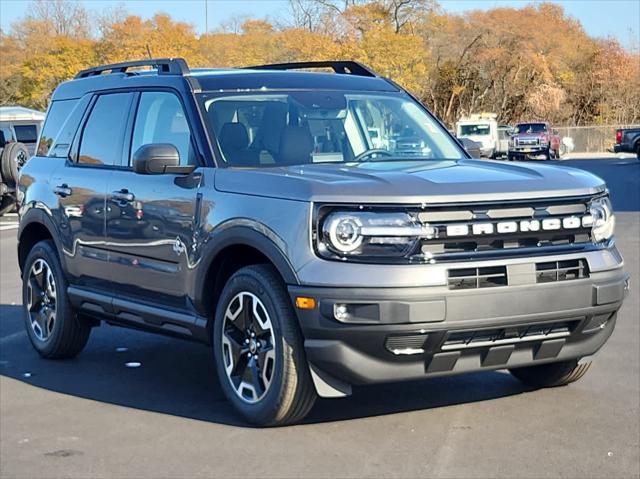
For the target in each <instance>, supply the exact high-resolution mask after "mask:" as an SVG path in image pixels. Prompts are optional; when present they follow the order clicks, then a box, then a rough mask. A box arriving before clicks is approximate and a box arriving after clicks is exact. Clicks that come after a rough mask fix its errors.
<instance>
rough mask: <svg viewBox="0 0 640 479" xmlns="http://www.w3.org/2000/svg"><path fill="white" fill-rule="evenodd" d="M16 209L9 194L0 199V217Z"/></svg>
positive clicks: (14, 202)
mask: <svg viewBox="0 0 640 479" xmlns="http://www.w3.org/2000/svg"><path fill="white" fill-rule="evenodd" d="M15 209H16V200H15V198H14V197H13V196H12V195H10V194H5V195H3V196H2V198H1V199H0V216H3V215H5V214H6V213H11V212H12V211H14V210H15Z"/></svg>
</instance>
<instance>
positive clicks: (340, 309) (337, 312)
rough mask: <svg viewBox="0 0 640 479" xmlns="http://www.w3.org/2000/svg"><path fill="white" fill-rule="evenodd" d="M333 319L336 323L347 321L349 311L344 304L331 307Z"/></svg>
mask: <svg viewBox="0 0 640 479" xmlns="http://www.w3.org/2000/svg"><path fill="white" fill-rule="evenodd" d="M333 317H334V318H336V319H337V320H338V321H346V320H347V319H349V309H348V308H347V305H346V304H334V305H333Z"/></svg>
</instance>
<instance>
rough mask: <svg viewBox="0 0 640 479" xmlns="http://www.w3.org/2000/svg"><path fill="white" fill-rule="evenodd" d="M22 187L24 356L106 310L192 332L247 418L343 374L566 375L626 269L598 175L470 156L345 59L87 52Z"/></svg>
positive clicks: (394, 377)
mask: <svg viewBox="0 0 640 479" xmlns="http://www.w3.org/2000/svg"><path fill="white" fill-rule="evenodd" d="M143 67H147V68H148V67H152V68H150V69H147V70H144V69H143ZM316 67H317V68H324V69H325V70H330V69H332V70H333V71H334V72H333V73H332V72H330V71H325V72H312V71H309V70H310V69H312V68H316ZM301 69H302V70H305V71H291V70H301ZM19 195H20V200H21V207H20V217H21V218H20V228H19V233H18V234H19V246H18V258H19V264H20V268H21V271H22V278H23V285H24V286H23V298H24V317H25V323H26V328H27V331H28V334H29V338H30V340H31V342H32V344H33V346H34V348H35V349H36V350H37V351H38V352H39V353H40V354H41V355H42V356H43V357H45V358H68V357H72V356H75V355H77V354H78V353H79V352H80V351H81V350H82V349H83V347H84V346H85V344H86V343H87V339H88V338H89V333H90V331H91V329H92V328H93V327H95V326H98V325H99V324H100V322H101V321H105V322H107V323H110V324H116V325H120V326H127V327H132V328H139V329H143V330H146V331H154V332H158V333H165V334H170V335H174V336H180V337H183V338H190V339H194V340H197V341H202V342H204V343H206V344H209V345H211V346H212V350H213V358H214V361H215V365H216V368H217V373H218V376H219V379H220V384H221V387H222V388H223V390H224V392H225V394H226V396H227V398H228V399H229V401H230V402H231V403H232V404H233V405H234V406H235V408H236V409H237V410H238V411H239V412H240V413H242V414H243V415H244V416H245V417H246V418H247V419H248V420H249V421H251V422H253V423H256V424H260V425H279V424H287V423H292V422H295V421H299V420H300V419H302V418H303V417H304V416H305V414H307V412H308V411H309V410H310V408H311V407H312V405H313V403H314V400H315V398H316V397H317V396H321V397H340V396H345V395H349V394H350V393H351V392H352V387H353V386H354V385H362V384H371V383H380V382H390V381H404V380H410V379H420V378H425V377H433V376H440V375H449V374H456V373H462V372H467V371H487V370H494V369H508V370H509V371H510V372H511V373H512V374H513V375H514V376H515V377H516V378H518V379H519V380H521V381H523V382H525V383H527V384H529V385H533V386H536V387H543V386H556V385H562V384H567V383H569V382H572V381H575V380H576V379H578V378H580V377H581V376H582V375H583V374H584V373H585V371H586V370H587V368H588V366H589V364H590V363H589V362H588V360H585V358H588V357H589V356H591V355H593V354H594V353H595V352H596V351H598V350H599V349H600V347H601V346H602V345H603V344H604V343H605V341H606V340H607V338H608V337H609V336H610V335H611V333H612V331H613V328H614V325H615V321H616V313H617V311H618V309H619V308H620V305H621V303H622V301H623V298H624V295H625V291H626V289H628V284H627V281H628V277H627V275H626V274H625V272H624V271H623V262H622V258H621V257H620V254H619V253H618V251H617V249H616V247H615V245H614V236H613V232H614V216H613V213H612V211H611V204H610V202H609V199H608V196H607V190H606V189H605V185H604V184H603V182H602V180H600V179H599V178H597V177H595V176H593V175H591V174H589V173H586V172H583V171H580V170H575V169H570V168H564V167H551V166H545V165H524V164H504V163H499V162H492V161H481V160H473V159H471V158H469V157H468V155H467V154H466V153H465V152H464V150H463V149H462V148H461V147H460V144H459V143H457V142H456V140H455V139H454V137H453V136H452V135H451V134H450V133H449V132H448V131H447V130H446V128H445V127H444V126H443V125H442V124H441V123H440V122H439V121H438V120H437V119H436V118H435V117H434V116H433V115H431V114H430V112H429V111H428V110H427V109H425V108H424V107H423V106H422V105H421V104H420V103H419V102H418V101H417V100H416V99H415V98H413V97H412V96H411V95H410V94H409V93H407V92H405V91H404V90H402V89H401V88H400V87H399V86H398V85H396V84H395V83H394V82H392V81H391V80H388V79H385V78H382V77H380V76H378V75H376V74H375V73H374V72H372V71H371V70H369V69H367V68H366V67H364V66H363V65H360V64H357V63H354V62H316V63H297V64H279V65H265V66H259V67H252V68H249V69H224V70H212V69H209V70H190V69H189V68H188V66H187V64H186V63H185V62H184V60H181V59H159V60H146V61H140V62H129V63H122V64H115V65H106V66H102V67H98V68H92V69H89V70H85V71H82V72H80V73H79V74H78V75H77V76H76V77H75V79H73V80H71V81H69V82H66V83H63V84H61V85H60V86H59V87H58V88H57V89H56V91H55V93H54V94H53V98H52V101H51V105H50V107H49V110H48V113H47V118H46V121H45V125H44V128H43V132H42V135H41V138H40V143H39V148H38V153H37V155H36V156H35V157H34V158H32V159H31V160H29V162H28V163H27V164H26V166H25V167H24V168H23V169H22V172H21V176H20V182H19Z"/></svg>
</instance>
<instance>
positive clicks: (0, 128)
mask: <svg viewBox="0 0 640 479" xmlns="http://www.w3.org/2000/svg"><path fill="white" fill-rule="evenodd" d="M43 120H44V113H41V112H39V111H35V110H29V109H28V108H23V107H19V106H10V107H7V106H2V107H0V216H2V215H3V214H4V213H7V212H9V211H11V210H13V209H14V208H15V204H16V198H15V186H16V181H17V179H18V172H19V170H20V168H21V167H22V166H23V165H24V163H25V162H26V161H27V159H29V157H31V156H32V155H33V154H34V153H35V145H36V142H37V139H38V134H39V133H40V127H41V125H42V122H43Z"/></svg>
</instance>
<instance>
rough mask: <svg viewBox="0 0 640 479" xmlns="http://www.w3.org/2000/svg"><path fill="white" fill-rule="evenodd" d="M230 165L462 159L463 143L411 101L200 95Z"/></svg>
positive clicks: (369, 96)
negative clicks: (453, 138) (455, 140)
mask: <svg viewBox="0 0 640 479" xmlns="http://www.w3.org/2000/svg"><path fill="white" fill-rule="evenodd" d="M200 97H201V98H200V99H201V105H202V106H203V107H204V110H205V112H206V114H205V115H204V116H205V119H206V122H207V126H208V128H209V130H210V131H211V132H212V133H213V136H214V137H215V138H216V139H217V141H218V146H219V148H220V151H221V153H222V156H223V159H224V161H225V163H226V164H228V165H230V166H281V165H301V164H308V163H329V162H330V163H347V162H360V161H394V160H402V159H417V160H432V159H438V160H440V159H462V158H466V156H465V155H464V153H463V152H462V150H461V149H460V147H459V146H458V145H457V144H456V143H455V142H454V140H452V139H451V137H450V136H449V135H448V134H447V132H446V131H445V130H444V129H443V128H442V127H441V126H440V125H439V124H438V123H437V122H436V120H435V119H433V118H432V117H431V116H430V115H429V114H428V113H426V112H425V111H424V110H423V109H422V108H421V107H420V106H419V105H417V104H416V103H415V102H414V101H413V100H411V99H410V98H408V97H406V96H404V95H397V94H377V93H375V94H374V93H361V92H358V93H345V92H336V91H313V92H309V91H305V92H300V91H296V92H278V93H272V92H264V93H247V94H229V95H220V94H216V93H204V94H201V95H200Z"/></svg>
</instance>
